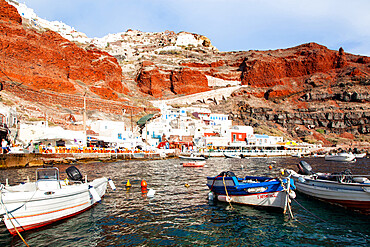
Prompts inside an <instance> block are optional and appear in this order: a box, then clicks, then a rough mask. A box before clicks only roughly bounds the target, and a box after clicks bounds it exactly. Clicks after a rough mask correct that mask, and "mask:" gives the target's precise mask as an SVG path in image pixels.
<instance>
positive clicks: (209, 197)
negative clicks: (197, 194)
mask: <svg viewBox="0 0 370 247" xmlns="http://www.w3.org/2000/svg"><path fill="white" fill-rule="evenodd" d="M214 199H215V193H213V192H212V191H210V192H209V193H208V200H209V201H213V200H214Z"/></svg>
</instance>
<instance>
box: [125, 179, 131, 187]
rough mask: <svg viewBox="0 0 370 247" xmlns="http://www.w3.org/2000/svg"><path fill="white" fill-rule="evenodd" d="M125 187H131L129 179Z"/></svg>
mask: <svg viewBox="0 0 370 247" xmlns="http://www.w3.org/2000/svg"><path fill="white" fill-rule="evenodd" d="M126 187H131V184H130V179H127V183H126Z"/></svg>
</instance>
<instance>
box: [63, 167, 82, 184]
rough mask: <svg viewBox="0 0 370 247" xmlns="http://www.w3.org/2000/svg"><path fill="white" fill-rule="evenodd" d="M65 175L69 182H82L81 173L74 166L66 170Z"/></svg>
mask: <svg viewBox="0 0 370 247" xmlns="http://www.w3.org/2000/svg"><path fill="white" fill-rule="evenodd" d="M66 173H67V175H68V177H69V179H70V180H72V181H81V182H83V177H82V174H81V172H80V171H79V170H78V169H77V167H75V166H70V167H68V168H67V169H66Z"/></svg>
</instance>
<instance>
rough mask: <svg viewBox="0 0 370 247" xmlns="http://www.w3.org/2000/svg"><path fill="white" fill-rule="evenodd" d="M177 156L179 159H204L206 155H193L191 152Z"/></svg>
mask: <svg viewBox="0 0 370 247" xmlns="http://www.w3.org/2000/svg"><path fill="white" fill-rule="evenodd" d="M179 158H180V159H184V160H206V157H203V156H195V155H194V154H191V155H190V156H182V155H179Z"/></svg>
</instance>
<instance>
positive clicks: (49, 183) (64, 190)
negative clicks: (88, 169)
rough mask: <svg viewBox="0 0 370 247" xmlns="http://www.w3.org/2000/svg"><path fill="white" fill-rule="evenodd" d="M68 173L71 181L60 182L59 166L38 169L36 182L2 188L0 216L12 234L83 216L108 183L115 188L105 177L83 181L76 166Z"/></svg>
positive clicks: (99, 197) (101, 194)
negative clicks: (79, 215)
mask: <svg viewBox="0 0 370 247" xmlns="http://www.w3.org/2000/svg"><path fill="white" fill-rule="evenodd" d="M66 172H67V175H68V177H69V179H70V180H60V179H59V169H58V168H56V167H51V168H39V169H37V170H36V182H27V183H24V184H19V185H15V186H8V185H5V186H4V185H3V184H1V185H0V206H1V207H0V214H1V216H3V217H4V218H3V220H4V223H5V226H6V228H8V230H9V232H10V233H11V234H13V235H15V234H17V233H19V232H22V231H26V230H31V229H35V228H38V227H42V226H45V225H48V224H51V223H53V222H56V221H59V220H62V219H65V218H68V217H72V216H74V215H76V214H79V213H82V212H84V211H86V210H87V209H89V208H90V207H92V206H93V205H94V204H95V203H97V202H99V201H100V200H101V198H102V196H104V194H105V191H106V188H107V184H108V183H109V184H110V186H111V187H112V189H115V186H114V184H113V182H112V180H110V179H107V178H105V177H102V178H98V179H95V180H93V181H91V182H87V181H83V178H82V175H81V173H80V172H79V171H78V169H77V168H76V167H74V166H71V167H69V168H67V170H66Z"/></svg>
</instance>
